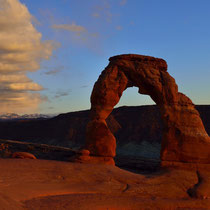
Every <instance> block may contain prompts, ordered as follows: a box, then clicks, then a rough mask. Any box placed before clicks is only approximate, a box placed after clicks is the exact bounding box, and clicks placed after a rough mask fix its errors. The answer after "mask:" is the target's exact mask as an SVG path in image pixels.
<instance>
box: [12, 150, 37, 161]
mask: <svg viewBox="0 0 210 210" xmlns="http://www.w3.org/2000/svg"><path fill="white" fill-rule="evenodd" d="M12 158H21V159H37V158H36V157H35V156H34V155H33V154H31V153H29V152H14V153H13V154H12Z"/></svg>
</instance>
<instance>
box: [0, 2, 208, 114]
mask: <svg viewBox="0 0 210 210" xmlns="http://www.w3.org/2000/svg"><path fill="white" fill-rule="evenodd" d="M209 8H210V1H209V0H202V1H198V0H176V1H172V0H171V1H170V0H158V1H157V0H36V1H34V0H0V107H1V109H0V113H8V112H9V113H18V114H30V113H47V114H58V113H65V112H71V111H79V110H84V109H89V108H90V95H91V91H92V88H93V85H94V83H95V81H96V80H97V78H98V76H99V75H100V73H101V71H102V70H103V69H104V68H105V67H106V66H107V65H108V59H109V57H111V56H114V55H118V54H128V53H134V54H141V55H149V56H154V57H158V58H163V59H164V60H166V61H167V63H168V72H169V73H170V75H171V76H173V77H174V78H175V80H176V83H177V84H178V87H179V91H180V92H182V93H184V94H186V95H187V96H188V97H190V98H191V99H192V101H193V102H194V103H195V104H210V91H209V90H210V81H209V80H210V12H209ZM147 104H154V102H153V101H152V100H151V99H150V97H149V96H144V95H140V94H138V90H137V88H129V89H127V90H126V91H124V93H123V96H122V98H121V100H120V102H119V103H118V105H117V106H123V105H127V106H137V105H147Z"/></svg>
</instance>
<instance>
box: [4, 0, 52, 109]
mask: <svg viewBox="0 0 210 210" xmlns="http://www.w3.org/2000/svg"><path fill="white" fill-rule="evenodd" d="M32 20H33V17H32V16H31V14H30V13H29V11H28V9H27V7H26V6H25V5H23V4H22V3H20V2H19V1H18V0H0V112H1V113H3V112H17V113H26V112H34V111H36V110H37V108H38V105H39V104H40V103H41V102H42V101H43V98H42V97H41V95H40V94H39V93H36V92H34V91H40V90H42V89H43V88H42V87H41V86H40V85H39V84H37V83H35V82H33V81H32V80H31V79H29V78H28V77H27V73H28V72H33V71H36V70H38V69H39V68H40V62H41V61H42V60H43V59H49V58H50V56H51V54H52V50H53V43H52V42H51V41H44V42H43V41H41V38H42V35H41V33H39V32H38V31H37V30H36V29H35V27H34V26H33V25H32Z"/></svg>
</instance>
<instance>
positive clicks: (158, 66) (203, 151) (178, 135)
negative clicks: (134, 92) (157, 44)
mask: <svg viewBox="0 0 210 210" xmlns="http://www.w3.org/2000/svg"><path fill="white" fill-rule="evenodd" d="M109 60H110V63H109V65H108V66H107V67H106V68H105V70H104V71H102V73H101V75H100V76H99V78H98V80H97V81H96V83H95V85H94V88H93V91H92V95H91V120H90V122H89V123H88V125H87V129H86V146H85V147H86V149H88V150H89V151H90V154H91V155H92V156H104V157H114V156H115V151H116V140H115V137H114V136H113V134H112V133H111V132H110V130H109V128H108V126H107V123H106V121H105V120H106V118H107V117H108V116H109V114H110V113H111V112H112V110H113V107H114V106H115V105H116V104H117V103H118V102H119V100H120V97H121V96H122V93H123V91H124V90H125V89H126V88H128V87H132V86H135V87H138V88H139V93H140V94H146V95H149V96H150V97H151V98H152V99H153V100H154V102H155V103H156V104H157V105H158V107H159V110H160V114H161V118H162V121H163V133H162V145H161V159H162V160H166V161H181V162H196V163H209V162H210V138H209V136H208V134H207V133H206V131H205V128H204V126H203V123H202V120H201V118H200V115H199V113H198V111H197V110H196V109H195V107H194V104H193V103H192V101H191V100H190V99H189V98H188V97H187V96H185V95H184V94H182V93H179V92H178V87H177V84H176V82H175V80H174V78H173V77H171V76H170V75H169V73H168V72H167V63H166V62H165V61H164V60H163V59H158V58H154V57H150V56H142V55H133V54H128V55H119V56H114V57H111V58H110V59H109ZM136 117H138V116H136Z"/></svg>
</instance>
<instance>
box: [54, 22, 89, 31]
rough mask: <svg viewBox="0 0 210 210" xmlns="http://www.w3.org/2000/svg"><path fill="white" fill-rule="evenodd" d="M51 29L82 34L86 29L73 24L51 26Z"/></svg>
mask: <svg viewBox="0 0 210 210" xmlns="http://www.w3.org/2000/svg"><path fill="white" fill-rule="evenodd" d="M52 28H54V29H63V30H67V31H71V32H77V33H80V32H84V31H86V29H85V28H84V27H83V26H79V25H76V24H75V23H72V24H53V25H52Z"/></svg>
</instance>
